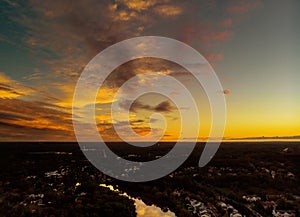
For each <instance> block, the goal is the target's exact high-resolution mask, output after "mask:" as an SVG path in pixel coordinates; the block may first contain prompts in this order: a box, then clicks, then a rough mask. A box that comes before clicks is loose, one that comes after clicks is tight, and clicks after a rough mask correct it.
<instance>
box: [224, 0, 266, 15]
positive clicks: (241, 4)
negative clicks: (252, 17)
mask: <svg viewBox="0 0 300 217" xmlns="http://www.w3.org/2000/svg"><path fill="white" fill-rule="evenodd" d="M261 5H262V1H261V0H254V1H247V0H238V1H232V3H231V4H230V5H229V6H228V8H227V11H228V12H229V13H231V14H234V15H245V14H247V13H248V12H249V11H251V10H253V9H256V8H258V7H260V6H261Z"/></svg>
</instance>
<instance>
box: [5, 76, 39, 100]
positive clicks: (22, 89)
mask: <svg viewBox="0 0 300 217" xmlns="http://www.w3.org/2000/svg"><path fill="white" fill-rule="evenodd" d="M33 92H34V91H33V89H32V88H29V87H27V86H25V85H23V84H21V83H20V82H17V81H15V80H13V79H11V78H9V77H8V76H6V75H5V74H4V73H2V72H0V98H9V99H13V98H17V97H20V96H26V95H29V94H31V93H33Z"/></svg>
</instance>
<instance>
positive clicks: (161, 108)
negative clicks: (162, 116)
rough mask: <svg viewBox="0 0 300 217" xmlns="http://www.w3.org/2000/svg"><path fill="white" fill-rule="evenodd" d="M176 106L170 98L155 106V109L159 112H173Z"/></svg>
mask: <svg viewBox="0 0 300 217" xmlns="http://www.w3.org/2000/svg"><path fill="white" fill-rule="evenodd" d="M173 109H174V107H173V106H172V105H171V103H170V101H169V100H166V101H163V102H161V103H159V104H158V105H157V106H155V108H154V110H155V111H157V112H171V111H173Z"/></svg>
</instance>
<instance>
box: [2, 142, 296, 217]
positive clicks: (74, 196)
mask: <svg viewBox="0 0 300 217" xmlns="http://www.w3.org/2000/svg"><path fill="white" fill-rule="evenodd" d="M109 146H110V147H111V149H112V150H113V151H114V152H116V153H117V154H118V155H119V156H121V157H123V158H127V159H130V160H137V161H147V160H153V159H155V158H157V157H159V156H163V155H164V154H166V153H167V152H168V151H169V150H171V149H172V147H173V144H172V143H160V145H159V146H158V145H154V146H152V147H148V148H144V149H142V148H135V149H134V148H132V147H131V146H129V145H126V144H119V143H111V144H109ZM203 146H204V144H201V143H199V144H197V146H196V148H195V150H194V152H193V154H192V155H191V156H190V157H189V159H188V160H187V161H186V162H185V163H184V164H183V165H182V166H181V167H180V168H178V169H177V170H176V171H174V172H173V173H172V174H169V175H168V176H166V177H164V178H161V179H158V180H155V181H151V182H146V183H127V182H122V181H118V180H115V179H112V178H110V177H108V176H106V175H104V174H102V173H101V172H100V171H98V170H97V169H96V168H94V167H93V166H92V165H91V164H90V163H89V161H87V160H86V158H85V157H84V156H83V154H82V152H81V151H80V149H79V147H78V145H77V144H75V143H1V144H0V163H1V164H0V216H65V217H66V216H101V217H106V216H107V217H108V216H114V217H118V216H120V217H121V216H122V217H127V216H136V215H137V213H136V210H135V206H134V202H133V201H132V200H131V199H129V198H127V197H124V196H121V195H120V194H119V193H118V192H114V191H110V190H109V189H108V188H105V187H101V186H99V184H107V185H113V186H118V189H119V190H121V191H123V192H126V193H127V194H128V195H130V196H132V197H135V198H141V199H142V200H143V201H144V202H145V203H146V204H149V205H151V204H155V205H157V206H159V207H161V208H162V209H163V210H168V209H169V210H171V211H172V212H174V213H175V214H176V216H178V217H188V216H229V217H231V216H233V217H238V216H300V215H299V213H300V185H299V183H300V182H299V181H300V180H299V177H300V143H297V142H294V143H293V142H290V143H287V142H285V143H283V142H273V143H270V142H265V143H262V142H260V143H258V142H256V143H237V142H236V143H223V144H222V145H221V147H220V149H219V151H218V152H217V154H216V155H215V157H214V158H213V160H212V161H211V162H210V163H209V164H208V165H207V166H205V167H203V168H199V167H198V166H197V165H198V160H199V156H200V154H201V152H202V149H203Z"/></svg>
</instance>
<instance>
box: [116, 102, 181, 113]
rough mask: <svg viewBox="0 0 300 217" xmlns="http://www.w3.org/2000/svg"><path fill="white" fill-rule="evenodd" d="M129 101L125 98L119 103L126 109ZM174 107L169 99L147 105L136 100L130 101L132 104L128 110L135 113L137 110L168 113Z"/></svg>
mask: <svg viewBox="0 0 300 217" xmlns="http://www.w3.org/2000/svg"><path fill="white" fill-rule="evenodd" d="M129 103H130V102H129V101H127V100H125V101H123V102H121V103H120V104H119V105H120V107H121V108H124V109H127V108H128V105H129ZM175 109H176V107H174V106H172V104H171V102H170V101H169V100H165V101H163V102H161V103H159V104H157V105H156V106H151V105H147V104H144V103H142V102H140V101H139V100H136V101H134V102H133V103H132V105H131V107H130V111H131V112H134V113H137V112H138V110H147V111H151V112H166V113H169V112H172V111H174V110H175Z"/></svg>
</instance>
